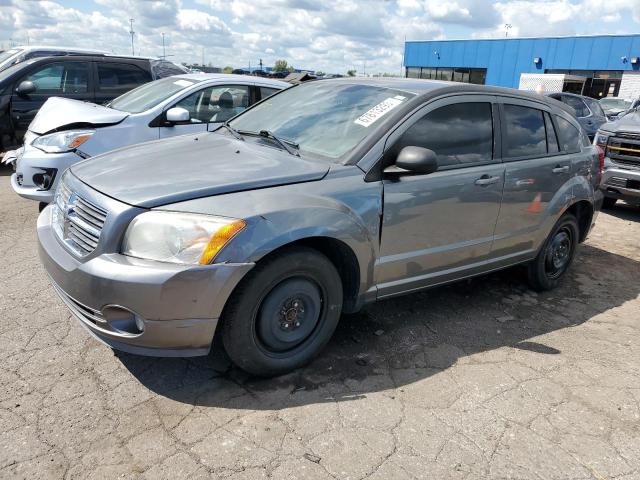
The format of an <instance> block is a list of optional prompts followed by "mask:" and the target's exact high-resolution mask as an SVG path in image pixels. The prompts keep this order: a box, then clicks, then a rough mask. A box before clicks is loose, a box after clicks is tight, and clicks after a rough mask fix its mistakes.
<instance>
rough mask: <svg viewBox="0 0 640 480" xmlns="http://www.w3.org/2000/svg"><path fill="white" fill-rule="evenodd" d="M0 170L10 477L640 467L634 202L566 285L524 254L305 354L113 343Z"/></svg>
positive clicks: (376, 311) (4, 416)
mask: <svg viewBox="0 0 640 480" xmlns="http://www.w3.org/2000/svg"><path fill="white" fill-rule="evenodd" d="M8 173H9V172H8V171H7V170H6V169H3V170H0V226H1V228H0V255H1V256H2V257H1V258H2V270H1V271H0V279H1V283H2V288H1V289H0V351H1V352H2V356H3V360H2V369H1V370H0V372H1V373H0V384H1V386H2V387H1V390H0V392H1V393H0V397H1V403H0V425H1V431H2V434H1V436H0V478H24V479H38V478H47V479H49V478H53V479H58V478H61V479H62V478H64V479H80V478H82V479H84V478H91V479H100V478H102V479H114V478H126V479H147V478H149V479H162V478H167V479H178V478H180V479H182V478H189V479H208V478H221V479H263V478H273V479H331V478H335V479H364V478H368V479H398V480H404V479H422V478H424V479H449V478H451V479H461V480H463V479H466V480H473V479H486V478H490V479H507V478H508V479H563V480H564V479H575V480H579V479H580V480H581V479H585V480H586V479H595V480H602V479H619V480H623V479H624V480H630V479H638V478H640V338H639V335H638V334H639V333H640V327H639V321H640V315H639V312H640V296H639V294H640V241H639V240H638V239H639V238H640V209H632V208H630V207H627V206H622V207H619V208H617V209H616V210H614V211H613V212H607V213H601V214H600V216H599V218H598V225H597V226H596V228H595V230H594V231H593V232H592V233H591V235H590V237H589V239H588V241H587V242H586V244H584V245H583V246H582V248H581V250H580V252H579V255H578V257H577V258H576V262H575V263H574V266H573V269H572V271H571V273H570V275H569V277H568V278H566V279H565V281H564V283H563V285H562V286H561V287H560V288H559V289H557V290H555V291H553V292H549V293H544V294H536V293H534V292H532V291H530V290H528V289H527V288H526V285H525V283H524V280H523V277H522V274H521V272H520V271H519V270H518V269H513V270H509V271H506V272H501V273H498V274H493V275H488V276H484V277H481V278H477V279H474V280H472V281H468V282H461V283H457V284H455V285H451V286H447V287H443V288H438V289H433V290H430V291H426V292H422V293H416V294H413V295H409V296H405V297H400V298H396V299H393V300H387V301H384V302H380V303H378V304H375V305H371V306H369V307H367V308H366V310H364V311H363V312H361V313H360V314H358V315H353V316H345V317H343V318H342V320H341V323H340V326H339V327H338V331H337V332H336V334H335V336H334V338H333V340H332V341H331V342H330V344H329V346H328V348H327V349H326V350H325V352H324V353H323V354H322V355H321V357H319V358H318V359H317V360H316V361H315V362H313V363H312V364H311V365H310V366H308V367H307V368H304V369H302V370H299V371H296V372H294V373H292V374H290V375H287V376H283V377H280V378H276V379H271V380H257V379H253V378H249V377H247V376H246V375H244V374H243V373H242V372H240V371H237V370H235V369H233V368H230V367H229V364H228V361H227V360H226V359H225V357H224V354H222V353H220V351H219V349H218V350H216V351H215V352H214V353H213V354H212V355H210V356H209V357H200V358H192V359H158V358H145V357H137V356H134V355H128V354H123V353H117V352H113V351H112V350H110V349H109V348H107V347H105V346H103V345H101V344H99V343H98V342H97V341H95V340H93V339H92V338H90V337H89V335H88V334H87V333H86V332H85V331H84V330H83V329H82V327H80V325H79V324H78V322H77V321H76V320H75V319H73V318H72V317H71V316H70V314H69V313H68V311H67V309H66V308H65V307H64V306H63V304H62V302H61V301H60V300H59V299H58V298H57V296H56V295H55V293H54V291H53V289H52V288H51V287H50V286H49V283H48V281H47V278H46V276H45V273H44V271H43V270H42V268H41V267H40V264H39V262H38V258H37V249H36V240H35V220H36V215H37V205H36V204H35V203H34V202H29V201H26V200H22V199H20V198H18V197H17V196H16V195H15V194H14V193H13V192H12V191H11V189H10V186H9V177H8V176H7V175H8Z"/></svg>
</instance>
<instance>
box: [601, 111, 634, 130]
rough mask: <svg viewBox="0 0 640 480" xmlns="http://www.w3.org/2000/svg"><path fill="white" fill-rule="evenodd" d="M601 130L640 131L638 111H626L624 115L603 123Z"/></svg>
mask: <svg viewBox="0 0 640 480" xmlns="http://www.w3.org/2000/svg"><path fill="white" fill-rule="evenodd" d="M601 128H602V130H606V131H608V132H613V133H617V132H630V133H640V112H631V113H627V114H626V115H625V116H624V117H622V118H619V119H617V120H614V121H613V122H609V123H607V124H606V125H603V126H602V127H601Z"/></svg>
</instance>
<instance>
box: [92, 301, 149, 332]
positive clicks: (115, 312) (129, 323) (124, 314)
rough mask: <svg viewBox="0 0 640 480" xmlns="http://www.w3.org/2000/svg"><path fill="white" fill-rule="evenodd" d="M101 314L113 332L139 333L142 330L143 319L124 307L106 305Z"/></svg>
mask: <svg viewBox="0 0 640 480" xmlns="http://www.w3.org/2000/svg"><path fill="white" fill-rule="evenodd" d="M102 315H103V317H104V318H105V320H106V321H107V325H109V328H110V329H111V330H113V331H115V332H118V333H123V334H127V335H140V334H141V333H142V332H144V320H143V319H142V318H141V317H140V316H138V315H136V314H135V313H133V312H131V311H130V310H127V309H126V308H123V307H118V306H108V307H105V308H104V309H103V310H102Z"/></svg>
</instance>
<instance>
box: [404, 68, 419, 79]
mask: <svg viewBox="0 0 640 480" xmlns="http://www.w3.org/2000/svg"><path fill="white" fill-rule="evenodd" d="M407 78H420V67H407Z"/></svg>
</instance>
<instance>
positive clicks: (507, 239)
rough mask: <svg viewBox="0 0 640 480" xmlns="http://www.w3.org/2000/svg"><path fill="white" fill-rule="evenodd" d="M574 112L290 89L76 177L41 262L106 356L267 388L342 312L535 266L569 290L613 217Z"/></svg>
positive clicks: (442, 89)
mask: <svg viewBox="0 0 640 480" xmlns="http://www.w3.org/2000/svg"><path fill="white" fill-rule="evenodd" d="M601 153H602V152H601V151H599V149H598V148H597V147H596V146H592V145H591V144H590V143H589V141H588V139H587V137H586V135H585V134H584V132H583V131H582V130H581V129H580V125H579V123H578V122H577V120H576V119H575V118H574V117H573V115H572V114H571V111H570V110H569V109H567V107H566V106H564V105H563V104H562V103H560V102H557V101H555V100H553V99H549V98H545V97H542V96H538V95H534V94H526V93H523V92H518V91H514V90H508V89H499V88H490V87H484V86H474V85H467V84H455V83H448V82H437V81H425V80H413V79H379V80H373V79H337V80H322V81H318V82H312V83H306V84H302V85H299V86H296V87H292V88H290V89H288V90H285V91H283V92H281V93H277V94H276V95H274V96H272V97H269V98H268V99H266V100H264V101H262V102H260V103H258V104H256V105H255V106H254V107H252V108H250V109H248V110H246V111H245V112H244V113H242V114H240V115H238V116H236V117H235V118H234V119H232V120H231V121H229V122H228V123H226V124H224V125H223V126H221V127H219V128H218V129H217V130H215V131H212V132H204V133H199V134H197V135H186V136H180V137H175V138H169V139H166V140H161V141H157V142H151V143H145V144H141V145H137V146H133V147H127V148H123V149H120V150H116V151H113V152H111V153H107V154H104V155H100V156H97V157H94V158H92V159H90V160H88V161H85V162H82V163H79V164H76V165H74V166H73V167H71V168H70V169H69V170H67V172H66V173H65V174H64V177H63V178H62V180H61V182H60V186H59V187H58V189H57V192H56V195H55V202H54V203H53V204H51V205H50V206H49V207H47V208H46V209H45V210H44V211H43V212H42V214H41V215H40V217H39V219H38V238H39V245H40V256H41V259H42V262H43V264H44V266H45V268H46V270H47V272H48V273H49V275H50V277H51V281H52V284H53V286H54V288H55V289H56V291H57V292H58V293H59V294H60V297H61V298H62V299H63V300H64V302H65V303H66V304H67V305H68V307H69V308H70V309H71V311H72V312H73V314H74V315H75V316H76V317H77V318H78V319H79V320H80V322H81V324H82V325H83V326H84V327H86V328H87V330H88V331H89V332H90V333H91V334H92V335H93V336H94V337H96V338H97V339H98V340H100V341H102V342H104V343H106V344H107V345H109V346H111V347H113V348H116V349H120V350H124V351H127V352H132V353H137V354H143V355H157V356H191V355H205V354H207V353H208V352H209V350H210V348H211V344H212V340H213V338H214V335H219V336H220V337H221V340H222V345H224V348H225V349H226V351H227V352H228V354H229V356H230V357H231V359H232V360H233V361H234V362H235V363H236V364H237V365H238V366H240V367H241V368H243V369H244V370H246V371H247V372H249V373H252V374H256V375H265V376H269V375H276V374H280V373H283V372H287V371H290V370H292V369H294V368H296V367H299V366H301V365H303V364H305V363H307V362H309V361H310V360H311V359H312V358H313V357H314V356H315V355H317V354H318V353H319V352H320V351H321V350H322V348H323V347H324V346H325V345H326V343H327V342H328V341H329V339H330V338H331V335H332V333H333V332H334V330H335V328H336V325H337V323H338V320H339V319H340V315H341V313H342V312H354V311H357V310H358V309H359V308H361V307H362V306H363V305H364V304H366V303H368V302H373V301H375V300H378V299H382V298H388V297H392V296H395V295H400V294H404V293H408V292H414V291H416V290H420V289H424V288H428V287H433V286H436V285H442V284H445V283H448V282H453V281H456V280H460V279H463V278H468V277H472V276H475V275H480V274H483V273H487V272H490V271H493V270H498V269H501V268H505V267H509V266H512V265H515V264H520V263H523V264H526V266H527V271H528V277H529V282H530V284H531V287H532V288H534V289H536V290H547V289H551V288H553V287H555V286H556V285H558V282H559V281H560V280H561V279H562V277H563V276H564V275H565V274H566V272H567V269H568V268H569V266H570V265H571V262H572V259H573V258H574V255H575V252H576V248H577V247H578V244H579V243H580V242H581V241H583V240H584V239H585V237H586V235H587V233H588V232H589V230H590V228H591V226H592V224H593V222H594V219H595V216H596V213H597V211H598V210H599V208H600V204H601V203H602V193H601V192H600V190H598V188H597V187H598V184H599V182H600V178H601V174H602V173H601V172H602V160H603V158H602V155H600V154H601Z"/></svg>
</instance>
